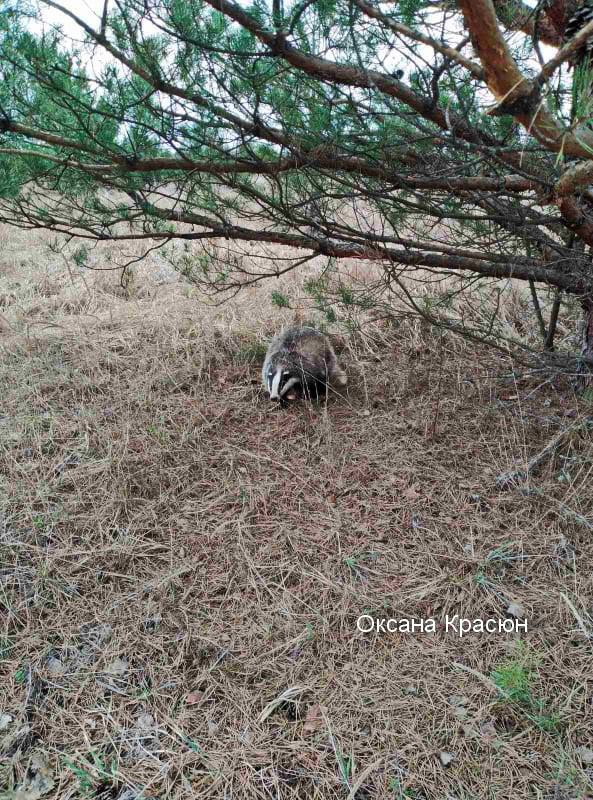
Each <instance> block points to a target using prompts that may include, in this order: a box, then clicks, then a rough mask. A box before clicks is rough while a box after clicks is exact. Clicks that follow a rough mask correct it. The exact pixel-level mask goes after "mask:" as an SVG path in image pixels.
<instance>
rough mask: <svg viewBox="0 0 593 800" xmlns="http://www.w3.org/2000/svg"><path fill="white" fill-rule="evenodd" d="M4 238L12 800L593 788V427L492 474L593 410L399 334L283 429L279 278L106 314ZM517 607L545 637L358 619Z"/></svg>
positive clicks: (357, 354) (380, 336)
mask: <svg viewBox="0 0 593 800" xmlns="http://www.w3.org/2000/svg"><path fill="white" fill-rule="evenodd" d="M4 237H5V241H4V243H3V244H4V249H3V258H4V277H3V278H2V281H3V283H0V293H2V294H3V295H4V296H5V297H7V300H6V301H5V302H4V305H3V308H2V309H0V311H1V313H2V315H3V316H2V319H3V320H4V329H3V332H2V334H1V338H0V344H2V347H3V355H2V361H1V364H0V397H1V400H2V404H1V408H0V459H1V461H0V511H1V513H2V517H1V527H0V537H1V538H0V543H1V544H0V554H1V559H0V564H1V578H0V580H1V584H0V590H1V594H0V597H1V600H2V603H3V605H4V611H3V616H2V630H1V632H0V636H1V637H2V639H1V641H0V646H1V648H2V673H3V675H2V682H1V684H0V685H1V686H3V687H4V688H3V689H2V690H0V691H2V699H1V706H0V727H2V730H1V731H0V748H2V753H3V755H2V758H3V761H2V762H0V763H1V766H0V770H1V772H0V775H1V777H2V779H1V781H0V783H3V784H5V786H6V787H7V790H8V796H9V797H13V796H15V795H13V794H11V793H12V792H14V790H15V789H16V788H17V787H19V788H20V789H21V790H25V794H21V795H17V796H19V797H33V796H35V797H38V796H43V797H46V798H48V799H49V798H69V797H86V798H98V797H103V798H118V800H132V798H136V797H144V798H162V799H163V800H164V798H186V797H204V798H218V797H220V798H231V797H232V798H235V799H236V800H239V798H258V797H259V798H280V797H281V798H324V800H325V799H326V798H334V797H335V798H342V800H347V799H348V800H353V798H354V797H356V798H358V800H362V799H363V798H395V799H396V800H400V798H416V799H417V800H419V799H420V798H424V799H425V800H432V799H433V798H434V799H435V800H437V798H438V800H444V798H456V800H469V798H510V797H513V798H541V799H542V800H543V799H544V798H549V799H550V800H551V798H556V799H557V800H558V799H560V798H562V800H568V798H585V797H588V796H593V780H592V779H593V774H592V773H593V764H591V763H588V762H587V758H588V753H587V750H586V749H583V748H593V734H592V733H591V731H592V728H593V726H592V721H593V703H592V683H591V680H592V670H591V664H592V656H593V652H592V646H593V641H592V638H591V635H592V632H593V625H592V616H591V615H592V614H593V578H592V576H591V568H590V565H591V560H592V556H593V544H592V541H593V540H592V531H593V492H592V490H591V478H590V476H591V470H592V468H593V451H592V448H591V434H590V433H588V432H586V430H584V431H580V432H578V433H575V435H574V436H573V437H572V438H570V439H569V440H568V441H567V442H566V443H565V444H564V445H563V447H562V449H560V450H559V451H558V452H557V453H556V454H555V456H554V457H553V458H552V459H551V460H549V461H548V462H547V463H546V464H545V465H544V467H543V468H542V469H541V471H540V472H539V473H538V474H537V475H536V476H535V477H533V478H532V479H531V482H530V483H529V484H524V485H521V486H518V487H516V488H514V489H511V490H505V491H503V490H502V489H499V488H497V486H496V481H495V478H496V476H497V475H498V474H499V473H501V472H503V471H505V470H508V469H509V468H510V467H511V466H512V465H513V464H515V463H516V462H524V461H527V459H528V458H529V457H530V456H532V455H533V454H534V453H536V452H538V450H539V449H541V448H542V447H543V445H544V444H545V443H546V442H547V441H548V440H549V439H551V438H552V437H553V436H554V435H555V434H556V433H557V432H558V430H560V429H561V428H562V427H563V426H566V425H567V424H569V423H570V422H571V421H574V419H575V418H576V419H579V418H580V417H581V416H584V415H586V414H588V413H589V412H590V409H588V408H587V407H586V406H583V407H581V406H580V405H579V403H578V402H577V401H576V400H575V398H573V397H572V396H571V394H570V391H569V389H568V387H567V386H565V385H560V384H556V385H554V384H546V385H544V386H543V387H540V388H538V382H537V381H535V380H534V379H531V378H525V379H524V380H523V381H522V382H519V383H513V382H509V381H508V380H507V379H505V378H504V374H505V372H506V371H507V369H508V366H509V365H508V364H507V363H505V362H504V360H503V359H502V357H501V356H498V355H493V354H492V353H490V352H477V351H476V350H475V349H470V348H469V347H468V346H467V345H466V344H464V343H461V342H459V341H458V340H453V339H451V338H449V337H447V336H446V337H444V338H443V339H439V337H438V335H436V334H435V333H434V332H431V331H430V330H426V329H425V328H423V327H422V326H420V325H415V324H413V323H406V324H405V325H402V327H400V328H398V329H379V328H371V329H369V333H368V335H367V336H366V338H365V339H364V340H363V339H362V338H360V337H355V338H353V339H351V340H348V342H347V343H346V344H347V346H346V348H345V349H344V351H343V352H342V360H343V362H344V364H345V366H346V367H347V370H348V372H349V375H350V380H351V385H350V388H349V391H348V393H347V394H346V395H344V396H336V397H332V398H331V399H330V401H329V403H328V404H327V406H325V405H321V406H309V405H306V404H304V405H299V406H294V407H291V408H289V409H287V410H280V409H278V408H275V407H271V406H270V405H269V404H268V403H267V402H266V401H265V399H264V397H263V395H262V393H261V392H260V388H259V385H258V368H259V358H258V356H259V353H260V352H261V347H262V345H263V343H265V341H266V339H267V337H268V336H269V334H270V332H271V331H272V330H273V329H274V328H275V327H276V326H277V325H278V324H279V323H280V322H281V321H282V320H283V319H287V318H288V317H287V316H284V317H283V316H282V314H283V313H284V314H285V315H286V314H287V313H292V312H280V311H276V312H273V311H272V310H271V307H270V305H269V294H268V293H269V287H264V288H263V289H260V290H253V291H252V292H251V293H249V294H247V295H246V296H244V297H243V298H242V299H241V300H240V301H237V302H235V303H234V304H231V305H229V306H227V307H224V308H222V309H220V310H214V309H204V308H203V307H202V306H200V305H198V304H197V303H196V301H195V298H193V297H192V296H191V293H190V292H188V291H187V289H186V288H185V287H184V286H183V285H182V284H179V283H177V282H176V281H175V280H173V279H172V278H171V276H165V277H164V278H163V281H164V282H163V283H162V285H161V286H157V285H156V283H157V282H153V283H152V284H151V283H150V282H149V283H148V284H147V283H146V282H141V284H142V286H143V287H144V288H143V294H142V296H139V295H138V294H135V295H134V296H132V297H129V296H126V295H125V293H119V294H118V292H115V293H114V292H113V291H109V285H106V284H105V283H101V281H100V280H97V281H92V285H90V284H89V285H86V286H85V291H86V294H85V291H83V285H82V279H83V277H84V280H86V281H87V283H88V282H89V281H91V278H92V276H80V275H79V276H76V278H75V282H74V284H72V283H70V282H69V280H67V279H66V277H67V274H65V273H64V267H63V265H60V264H57V263H56V264H55V265H52V264H48V263H47V261H44V258H45V257H44V256H42V255H39V259H38V261H36V260H35V253H36V252H37V251H35V250H34V249H33V245H32V244H31V242H30V241H29V242H26V241H25V240H22V241H21V240H19V239H14V238H11V237H10V236H9V235H8V234H7V233H6V232H5V233H4ZM19 248H21V249H22V253H23V254H24V255H21V254H20V253H18V251H19ZM15 252H17V255H15ZM39 252H41V251H39ZM23 258H24V264H23V263H21V259H23ZM147 268H148V267H147ZM101 280H103V281H104V280H105V278H104V276H102V277H101ZM17 283H18V284H19V285H16V284H17ZM43 287H45V289H43ZM274 288H275V287H274ZM11 293H12V295H13V296H12V297H11V296H10V295H11ZM66 303H71V304H72V305H68V306H67V305H66ZM565 598H566V599H565ZM567 601H568V602H567ZM511 602H515V603H518V604H520V605H521V606H522V607H523V608H524V609H525V610H526V613H527V616H528V619H529V631H528V633H527V634H526V635H519V636H517V635H505V634H500V635H487V634H482V635H480V634H475V633H474V634H468V635H467V636H465V637H464V638H462V639H460V638H459V637H458V636H455V635H454V634H453V633H452V632H449V633H446V632H445V631H444V630H443V629H442V627H439V630H438V632H437V633H436V634H434V635H430V634H424V635H423V634H420V633H411V634H405V633H396V634H366V635H365V634H363V633H361V632H359V631H358V630H357V627H356V620H357V618H358V617H359V616H360V615H361V614H366V613H368V614H372V615H374V616H377V617H395V618H401V617H416V618H427V617H435V618H436V619H437V620H439V621H440V620H442V619H444V617H445V615H446V614H449V615H454V614H459V615H461V616H464V617H471V618H479V617H482V618H489V617H502V618H504V616H505V612H506V609H507V607H508V605H509V603H511ZM571 606H572V607H571ZM493 681H498V684H499V685H500V686H501V687H502V689H503V691H498V690H497V689H496V685H495V683H494V682H493ZM443 753H449V754H452V755H453V756H454V758H453V760H452V761H451V763H450V764H449V765H448V766H447V767H445V766H443V763H442V759H444V760H445V761H446V760H447V758H446V756H443V757H442V758H441V754H443ZM590 755H591V756H592V757H593V753H591V754H590ZM27 791H28V792H29V794H28V795H27V794H26V792H27Z"/></svg>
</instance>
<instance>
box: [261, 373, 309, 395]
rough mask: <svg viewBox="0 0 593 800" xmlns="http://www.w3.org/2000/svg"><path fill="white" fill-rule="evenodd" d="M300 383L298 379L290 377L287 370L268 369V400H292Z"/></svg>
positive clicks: (293, 376)
mask: <svg viewBox="0 0 593 800" xmlns="http://www.w3.org/2000/svg"><path fill="white" fill-rule="evenodd" d="M300 382H301V381H300V378H298V377H296V376H295V375H292V374H291V372H290V370H288V369H284V368H282V367H277V368H276V369H270V370H269V371H268V374H267V383H268V391H269V393H270V400H294V399H295V397H296V390H297V386H298V385H299V384H300Z"/></svg>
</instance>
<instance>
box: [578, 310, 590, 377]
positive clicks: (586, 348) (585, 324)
mask: <svg viewBox="0 0 593 800" xmlns="http://www.w3.org/2000/svg"><path fill="white" fill-rule="evenodd" d="M581 308H582V309H583V319H582V333H581V357H582V359H583V361H582V365H581V375H580V379H579V384H580V388H581V389H584V388H585V387H588V386H590V385H591V380H592V378H593V298H591V297H585V298H583V299H582V300H581Z"/></svg>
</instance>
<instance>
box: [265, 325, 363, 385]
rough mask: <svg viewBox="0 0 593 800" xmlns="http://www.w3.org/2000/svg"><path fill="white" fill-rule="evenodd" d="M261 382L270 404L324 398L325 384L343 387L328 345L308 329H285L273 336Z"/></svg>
mask: <svg viewBox="0 0 593 800" xmlns="http://www.w3.org/2000/svg"><path fill="white" fill-rule="evenodd" d="M262 382H263V385H264V388H265V389H266V391H267V392H268V393H269V394H270V399H272V400H287V399H294V397H293V395H294V396H297V395H301V396H303V397H307V398H312V397H319V396H320V394H323V395H325V393H326V392H327V388H328V384H329V383H330V382H333V383H336V384H337V385H339V386H345V385H346V383H347V378H346V373H345V372H344V371H343V370H342V369H341V368H340V366H339V364H338V359H337V358H336V354H335V353H334V349H333V347H332V345H331V342H330V341H329V339H328V338H327V336H325V335H324V334H323V333H320V332H319V331H317V330H315V328H310V327H291V328H285V329H284V330H283V331H281V332H280V333H279V334H277V335H276V336H274V338H273V339H272V341H271V342H270V346H269V347H268V352H267V353H266V357H265V360H264V364H263V367H262Z"/></svg>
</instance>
